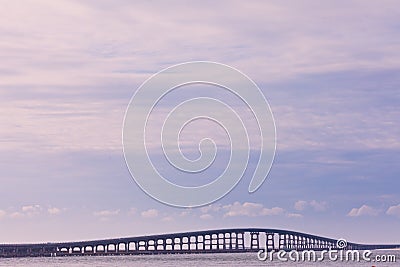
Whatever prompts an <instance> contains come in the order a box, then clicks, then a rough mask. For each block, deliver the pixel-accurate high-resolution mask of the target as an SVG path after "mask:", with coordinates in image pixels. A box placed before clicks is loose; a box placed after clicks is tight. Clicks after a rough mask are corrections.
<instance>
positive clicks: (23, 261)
mask: <svg viewBox="0 0 400 267" xmlns="http://www.w3.org/2000/svg"><path fill="white" fill-rule="evenodd" d="M376 254H380V255H395V256H396V260H397V262H395V263H377V262H365V261H362V262H358V263H357V262H340V261H337V262H332V261H329V260H325V261H322V262H311V263H310V262H292V261H288V262H278V261H277V260H274V261H272V262H271V261H269V260H268V261H266V262H263V261H259V260H258V258H257V254H256V253H240V254H175V255H143V256H140V255H135V256H105V257H60V258H20V259H18V258H15V259H0V266H15V267H18V266H21V267H22V266H72V267H74V266H82V267H86V266H99V267H101V266H190V267H197V266H198V267H204V266H207V267H209V266H241V267H247V266H313V267H314V266H377V267H378V266H379V267H382V266H389V267H392V266H393V267H394V266H400V251H398V250H397V251H393V250H392V251H389V250H386V251H379V252H374V253H373V256H374V255H376ZM371 258H372V256H371Z"/></svg>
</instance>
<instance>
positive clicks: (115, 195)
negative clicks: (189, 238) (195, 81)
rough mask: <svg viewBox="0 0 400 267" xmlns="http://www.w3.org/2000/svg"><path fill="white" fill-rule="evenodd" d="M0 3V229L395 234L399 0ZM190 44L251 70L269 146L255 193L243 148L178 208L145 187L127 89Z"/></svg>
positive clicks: (60, 234)
mask: <svg viewBox="0 0 400 267" xmlns="http://www.w3.org/2000/svg"><path fill="white" fill-rule="evenodd" d="M0 6H1V7H0V62H1V64H0V108H1V113H0V236H1V238H0V239H1V240H0V243H6V242H39V241H61V240H82V239H94V238H107V237H120V236H133V235H141V234H153V233H154V234H155V233H164V232H178V231H186V230H199V229H209V228H210V229H211V228H234V227H241V226H245V227H253V226H254V227H265V228H281V229H289V230H297V231H302V232H308V233H313V234H317V235H322V236H328V237H333V238H340V237H343V238H346V239H348V240H350V241H354V242H366V243H374V242H377V243H390V242H392V243H394V242H396V243H399V242H400V228H399V227H398V226H399V224H400V164H399V162H400V153H399V152H400V108H399V106H400V78H399V77H400V76H399V75H398V73H399V71H400V20H399V18H400V4H399V3H398V1H368V2H367V1H268V2H266V1H246V2H242V1H218V2H217V3H216V2H215V1H198V2H196V3H191V4H189V3H188V2H186V1H173V2H172V3H171V2H168V3H166V2H164V1H147V2H146V3H134V1H50V0H44V1H1V5H0ZM193 60H207V61H216V62H220V63H223V64H228V65H231V66H233V67H235V68H237V69H239V70H241V71H242V72H244V73H245V74H246V75H248V76H249V77H250V78H252V79H253V80H254V82H255V83H257V85H258V86H259V87H260V89H261V90H262V92H263V93H264V95H265V97H266V99H267V100H268V101H269V104H270V106H271V109H272V112H273V114H274V117H275V123H276V130H277V150H276V158H275V162H274V164H273V167H272V169H271V172H270V175H269V177H268V179H267V180H266V182H265V183H264V184H263V186H262V187H261V188H260V189H259V190H258V191H257V192H256V193H253V194H248V193H247V188H248V184H249V182H250V179H251V173H250V172H251V169H252V168H254V164H255V162H256V160H255V159H254V158H251V160H250V164H249V171H248V172H246V174H245V177H244V178H243V179H242V181H241V182H240V183H239V185H238V186H237V187H236V188H235V189H234V190H233V191H232V192H231V193H230V194H228V195H227V196H226V197H224V198H222V199H221V200H219V201H217V202H215V203H213V204H212V205H211V206H206V207H202V208H193V209H182V208H173V207H169V206H166V205H164V204H161V203H159V202H157V201H155V200H154V199H152V198H150V197H149V196H148V195H146V194H145V193H144V192H143V191H141V190H140V188H139V187H138V186H137V185H136V183H135V182H134V181H133V179H132V178H131V176H130V174H129V172H128V169H127V167H126V164H125V161H124V156H123V150H122V138H121V135H122V123H123V119H124V114H125V110H126V108H127V105H128V103H129V101H130V98H131V97H132V95H133V94H134V92H135V91H136V89H137V88H138V87H139V86H140V85H141V84H142V83H143V82H144V81H145V80H146V79H148V78H149V77H150V76H151V75H152V74H154V73H156V72H158V71H160V70H162V69H164V68H166V67H169V66H171V65H173V64H178V63H181V62H187V61H193ZM213 90H216V91H212V90H211V89H210V88H209V93H211V94H215V95H218V94H220V93H219V92H218V91H217V88H214V89H213ZM206 91H207V90H205V91H203V92H206ZM181 92H182V93H183V94H184V95H185V94H186V95H185V96H186V97H188V96H189V97H190V96H195V95H196V91H195V90H193V91H191V92H190V93H187V92H186V93H185V92H183V90H181ZM219 96H220V97H221V96H222V98H224V97H225V96H224V94H222V95H219ZM228 98H229V96H226V99H228ZM174 99H175V100H176V99H180V98H179V97H178V96H172V97H171V98H170V101H174ZM170 105H171V103H170V102H168V101H165V103H164V106H163V107H162V108H161V109H160V110H161V112H162V111H164V110H167V108H168V106H170ZM236 108H239V109H240V107H236ZM197 127H198V128H197V129H198V130H197V131H195V132H196V134H197V135H207V134H208V133H207V131H206V130H207V129H208V126H207V124H199V125H198V126H197ZM199 129H200V130H201V131H199ZM215 131H217V130H213V131H211V132H212V133H213V134H216V135H217V136H219V135H218V132H215ZM187 136H189V137H187V139H185V140H186V142H185V147H186V148H187V155H188V157H189V158H190V157H194V158H195V157H196V155H197V156H198V154H196V153H198V151H196V148H197V146H198V143H197V141H196V138H192V139H191V138H190V136H192V135H191V132H190V131H188V133H187ZM222 136H223V135H222ZM205 137H207V136H205ZM217 139H218V138H217ZM220 139H223V138H220ZM194 141H196V142H194ZM222 141H223V140H222ZM191 142H193V144H192V146H191ZM190 148H192V149H190ZM193 148H194V149H193ZM253 148H254V147H253ZM222 150H223V149H222ZM222 153H226V151H225V152H224V151H222ZM225 156H226V155H225ZM225 156H224V155H222V156H221V161H220V163H221V165H223V163H224V158H226V157H225ZM153 159H154V160H155V161H156V162H157V161H160V162H159V163H160V164H161V165H162V164H163V163H162V160H163V159H162V158H161V157H159V155H157V154H155V155H154V156H153ZM218 166H219V165H218ZM218 171H219V170H218V168H217V169H216V170H215V171H214V174H215V173H218ZM177 179H178V180H179V177H178V178H177ZM181 182H182V181H181Z"/></svg>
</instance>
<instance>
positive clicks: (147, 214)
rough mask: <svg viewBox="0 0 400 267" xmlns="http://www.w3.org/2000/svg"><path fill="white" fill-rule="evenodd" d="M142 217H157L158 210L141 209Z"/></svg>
mask: <svg viewBox="0 0 400 267" xmlns="http://www.w3.org/2000/svg"><path fill="white" fill-rule="evenodd" d="M141 215H142V217H143V218H146V219H150V218H157V217H158V210H156V209H149V210H146V211H142V213H141Z"/></svg>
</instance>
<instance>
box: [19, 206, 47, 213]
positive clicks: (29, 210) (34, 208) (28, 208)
mask: <svg viewBox="0 0 400 267" xmlns="http://www.w3.org/2000/svg"><path fill="white" fill-rule="evenodd" d="M21 209H22V211H23V212H25V213H34V212H39V211H41V210H42V208H41V207H40V205H29V206H23V207H22V208H21Z"/></svg>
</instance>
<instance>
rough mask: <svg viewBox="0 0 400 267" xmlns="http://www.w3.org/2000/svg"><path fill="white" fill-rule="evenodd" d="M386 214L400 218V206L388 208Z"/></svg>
mask: <svg viewBox="0 0 400 267" xmlns="http://www.w3.org/2000/svg"><path fill="white" fill-rule="evenodd" d="M386 214H387V215H392V216H398V217H400V204H399V205H396V206H391V207H389V208H388V210H387V211H386Z"/></svg>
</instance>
